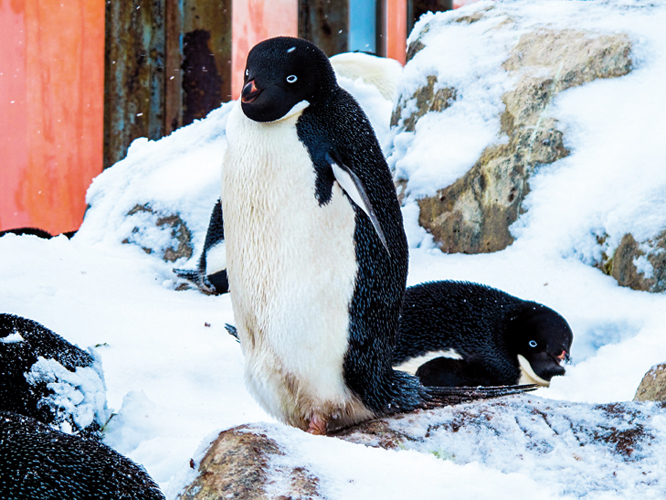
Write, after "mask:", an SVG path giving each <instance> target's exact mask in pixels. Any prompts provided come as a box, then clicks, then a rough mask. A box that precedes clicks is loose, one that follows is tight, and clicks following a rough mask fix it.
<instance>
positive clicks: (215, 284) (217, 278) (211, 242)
mask: <svg viewBox="0 0 666 500" xmlns="http://www.w3.org/2000/svg"><path fill="white" fill-rule="evenodd" d="M173 272H174V273H176V275H177V276H178V277H179V278H183V279H186V280H188V281H191V282H192V283H194V284H195V285H196V286H197V287H198V288H199V290H201V291H202V292H204V293H206V294H210V295H219V294H222V293H227V292H228V291H229V282H228V280H227V259H226V250H225V247H224V221H223V218H222V204H221V203H220V200H217V203H215V206H214V207H213V212H212V213H211V214H210V222H209V223H208V230H207V231H206V239H205V241H204V248H203V251H202V252H201V257H199V265H198V266H197V269H196V271H190V270H187V269H174V270H173Z"/></svg>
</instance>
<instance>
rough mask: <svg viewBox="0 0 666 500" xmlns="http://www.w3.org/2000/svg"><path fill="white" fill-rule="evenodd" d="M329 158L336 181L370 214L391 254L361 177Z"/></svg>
mask: <svg viewBox="0 0 666 500" xmlns="http://www.w3.org/2000/svg"><path fill="white" fill-rule="evenodd" d="M328 160H329V163H330V164H331V168H332V169H333V176H334V177H335V180H336V182H337V183H338V185H339V186H340V187H341V188H342V190H343V191H344V192H345V193H347V196H349V197H350V198H351V199H352V201H353V202H354V203H356V205H358V207H359V208H360V209H361V210H363V211H364V212H365V214H366V215H367V216H368V218H369V219H370V222H372V226H373V227H374V228H375V232H376V233H377V236H379V239H380V240H381V242H382V245H384V248H385V249H386V251H387V252H388V254H389V255H390V254H391V252H389V248H388V243H386V237H385V236H384V231H382V227H381V226H380V225H379V220H378V219H377V215H376V214H375V211H374V209H373V208H372V204H371V203H370V199H369V198H368V195H367V193H366V192H365V188H364V187H363V183H362V182H361V179H359V178H358V176H357V175H356V174H355V173H354V171H353V170H351V169H350V168H349V167H347V166H346V165H345V164H344V163H342V162H341V161H335V160H333V159H332V158H330V157H329V159H328Z"/></svg>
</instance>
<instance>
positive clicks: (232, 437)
mask: <svg viewBox="0 0 666 500" xmlns="http://www.w3.org/2000/svg"><path fill="white" fill-rule="evenodd" d="M284 454H285V453H284V451H283V450H282V449H281V448H280V446H279V445H278V443H276V442H275V440H273V439H271V438H270V437H268V436H267V435H266V433H265V432H261V429H260V428H257V427H253V426H250V425H242V426H240V427H235V428H233V429H229V430H227V431H224V432H222V433H221V434H220V435H219V436H218V438H217V439H216V440H215V441H214V442H213V443H212V444H211V445H210V448H209V449H208V451H207V453H206V455H205V456H204V458H203V460H202V461H201V463H200V464H199V467H198V469H199V475H198V477H197V478H196V479H195V481H194V482H193V483H191V484H190V485H189V486H188V487H187V488H186V489H185V491H184V492H183V493H182V494H181V495H180V496H179V497H178V498H179V499H183V500H214V499H218V498H243V499H248V500H254V499H257V500H258V499H264V498H265V499H267V498H276V499H285V500H286V499H288V498H289V499H293V500H299V499H306V498H308V499H318V498H323V497H321V496H320V495H319V494H318V493H317V483H318V482H319V481H318V479H317V478H316V477H314V476H312V475H311V474H309V473H308V472H307V469H306V468H305V467H279V466H277V467H276V466H275V465H274V464H272V463H271V461H272V459H273V458H274V457H277V456H280V455H284ZM191 465H193V464H191Z"/></svg>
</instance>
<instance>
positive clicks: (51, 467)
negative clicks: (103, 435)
mask: <svg viewBox="0 0 666 500" xmlns="http://www.w3.org/2000/svg"><path fill="white" fill-rule="evenodd" d="M0 498H6V499H19V498H26V499H27V498H29V499H31V500H51V499H55V498H58V499H68V500H87V499H92V498H94V499H100V500H116V499H127V500H163V499H164V495H163V494H162V492H161V491H160V490H159V488H158V486H157V484H155V482H154V481H153V480H152V479H151V477H150V476H149V475H148V474H147V473H146V472H145V471H144V470H143V469H142V468H141V467H139V466H138V465H136V464H134V463H133V462H132V461H131V460H129V459H127V458H125V457H123V456H122V455H120V454H118V453H116V452H115V451H114V450H112V449H111V448H109V447H108V446H105V445H104V444H102V443H99V442H97V441H94V440H90V439H84V438H81V437H79V436H72V435H70V434H65V433H63V432H60V431H56V430H53V429H52V428H50V427H48V426H46V425H44V424H42V423H40V422H38V421H37V420H35V419H32V418H30V417H26V416H23V415H17V414H15V413H8V412H3V411H0Z"/></svg>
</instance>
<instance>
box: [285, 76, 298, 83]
mask: <svg viewBox="0 0 666 500" xmlns="http://www.w3.org/2000/svg"><path fill="white" fill-rule="evenodd" d="M296 80H298V77H297V76H296V75H289V76H288V77H287V83H294V82H295V81H296Z"/></svg>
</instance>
